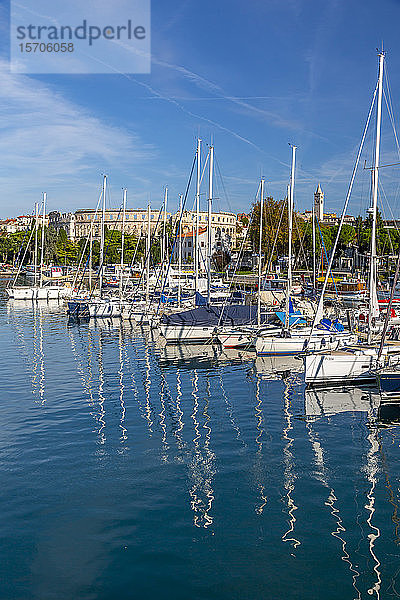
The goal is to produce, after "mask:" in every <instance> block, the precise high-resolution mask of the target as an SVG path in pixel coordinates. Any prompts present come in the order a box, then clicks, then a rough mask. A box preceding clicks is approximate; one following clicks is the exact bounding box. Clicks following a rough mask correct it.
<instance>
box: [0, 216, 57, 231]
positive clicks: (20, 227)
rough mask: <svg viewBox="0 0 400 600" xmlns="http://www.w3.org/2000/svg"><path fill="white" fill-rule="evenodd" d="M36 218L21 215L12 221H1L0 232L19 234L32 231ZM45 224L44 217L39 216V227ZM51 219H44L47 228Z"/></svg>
mask: <svg viewBox="0 0 400 600" xmlns="http://www.w3.org/2000/svg"><path fill="white" fill-rule="evenodd" d="M34 219H35V217H34V216H32V215H19V216H18V217H14V218H12V219H4V220H3V221H0V231H4V232H6V233H18V232H19V231H26V230H27V229H30V227H31V226H32V224H33V222H34ZM42 222H43V217H42V216H40V215H39V226H40V225H41V224H42ZM48 222H49V219H48V217H47V216H45V218H44V223H45V225H46V226H47V225H48Z"/></svg>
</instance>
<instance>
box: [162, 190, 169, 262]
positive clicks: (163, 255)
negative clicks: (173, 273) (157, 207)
mask: <svg viewBox="0 0 400 600" xmlns="http://www.w3.org/2000/svg"><path fill="white" fill-rule="evenodd" d="M167 202H168V188H167V187H166V188H165V194H164V215H163V234H162V245H161V269H163V268H164V261H165V254H166V247H167V245H166V240H165V234H166V227H167Z"/></svg>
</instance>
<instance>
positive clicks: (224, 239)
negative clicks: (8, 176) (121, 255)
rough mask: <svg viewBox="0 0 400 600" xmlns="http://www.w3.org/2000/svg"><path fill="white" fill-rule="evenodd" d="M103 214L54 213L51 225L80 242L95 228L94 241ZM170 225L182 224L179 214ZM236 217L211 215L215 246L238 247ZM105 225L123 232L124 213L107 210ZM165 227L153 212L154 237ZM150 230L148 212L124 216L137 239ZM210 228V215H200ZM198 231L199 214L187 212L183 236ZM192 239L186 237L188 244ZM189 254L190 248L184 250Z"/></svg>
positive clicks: (171, 217)
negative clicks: (197, 215) (219, 243)
mask: <svg viewBox="0 0 400 600" xmlns="http://www.w3.org/2000/svg"><path fill="white" fill-rule="evenodd" d="M101 218H102V213H101V211H97V213H96V211H95V210H94V209H80V210H77V211H75V213H61V212H58V211H53V212H51V213H50V214H49V225H50V226H52V227H54V229H56V231H60V229H64V231H65V232H66V234H67V236H68V238H69V239H71V240H79V239H82V238H86V237H87V236H88V235H89V234H90V229H91V227H92V225H93V229H92V234H93V238H94V239H98V238H99V237H100V226H101ZM166 218H167V222H168V223H170V224H171V225H172V228H173V231H176V227H177V224H178V221H179V213H176V214H174V215H171V213H167V215H166ZM236 221H237V219H236V215H235V214H234V213H231V212H218V213H212V214H211V229H212V239H213V240H214V241H213V243H214V242H215V243H217V241H220V242H221V244H222V245H224V246H226V245H228V247H229V248H231V247H233V246H235V244H236ZM105 224H106V226H107V228H108V229H109V230H116V231H122V211H120V210H106V212H105ZM162 224H163V215H162V214H160V211H159V210H151V211H150V232H151V234H153V233H154V232H155V231H156V229H157V232H156V233H157V234H160V233H161V228H162ZM147 227H148V211H147V209H127V210H126V213H125V228H124V229H125V233H128V234H134V235H136V236H140V235H144V234H145V233H146V232H147ZM207 227H208V213H207V212H200V213H199V228H205V230H207ZM195 228H196V212H195V211H184V213H183V215H182V222H181V232H182V234H190V233H192V232H193V231H194V230H195ZM189 237H190V236H188V238H187V240H188V243H189V241H190V240H189ZM185 252H186V253H187V254H188V255H189V246H188V248H187V249H186V250H185Z"/></svg>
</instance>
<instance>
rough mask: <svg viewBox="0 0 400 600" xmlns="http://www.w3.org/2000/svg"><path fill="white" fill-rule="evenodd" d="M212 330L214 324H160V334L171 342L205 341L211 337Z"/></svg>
mask: <svg viewBox="0 0 400 600" xmlns="http://www.w3.org/2000/svg"><path fill="white" fill-rule="evenodd" d="M214 331H215V327H214V326H210V327H207V326H206V327H202V326H186V327H185V326H182V325H160V332H161V335H162V336H163V337H164V338H165V340H166V342H167V343H171V344H176V343H179V344H185V343H189V344H190V343H192V344H193V343H195V342H207V341H210V340H211V339H212V337H213V335H214Z"/></svg>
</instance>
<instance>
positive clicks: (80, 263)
mask: <svg viewBox="0 0 400 600" xmlns="http://www.w3.org/2000/svg"><path fill="white" fill-rule="evenodd" d="M102 198H103V187H102V188H101V191H100V196H99V199H98V201H97V206H96V210H95V212H94V215H93V219H92V220H91V223H90V232H89V235H88V236H87V238H86V241H85V244H84V247H83V250H82V252H81V255H80V257H79V264H78V267H77V270H76V275H75V277H74V280H73V282H72V289H75V287H76V282H77V280H78V275H79V270H80V268H81V266H82V262H83V257H84V255H85V252H86V248H87V245H88V243H89V238H90V236H91V235H92V240H93V227H94V222H95V220H96V217H97V212H98V210H99V207H100V202H101V200H102Z"/></svg>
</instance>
